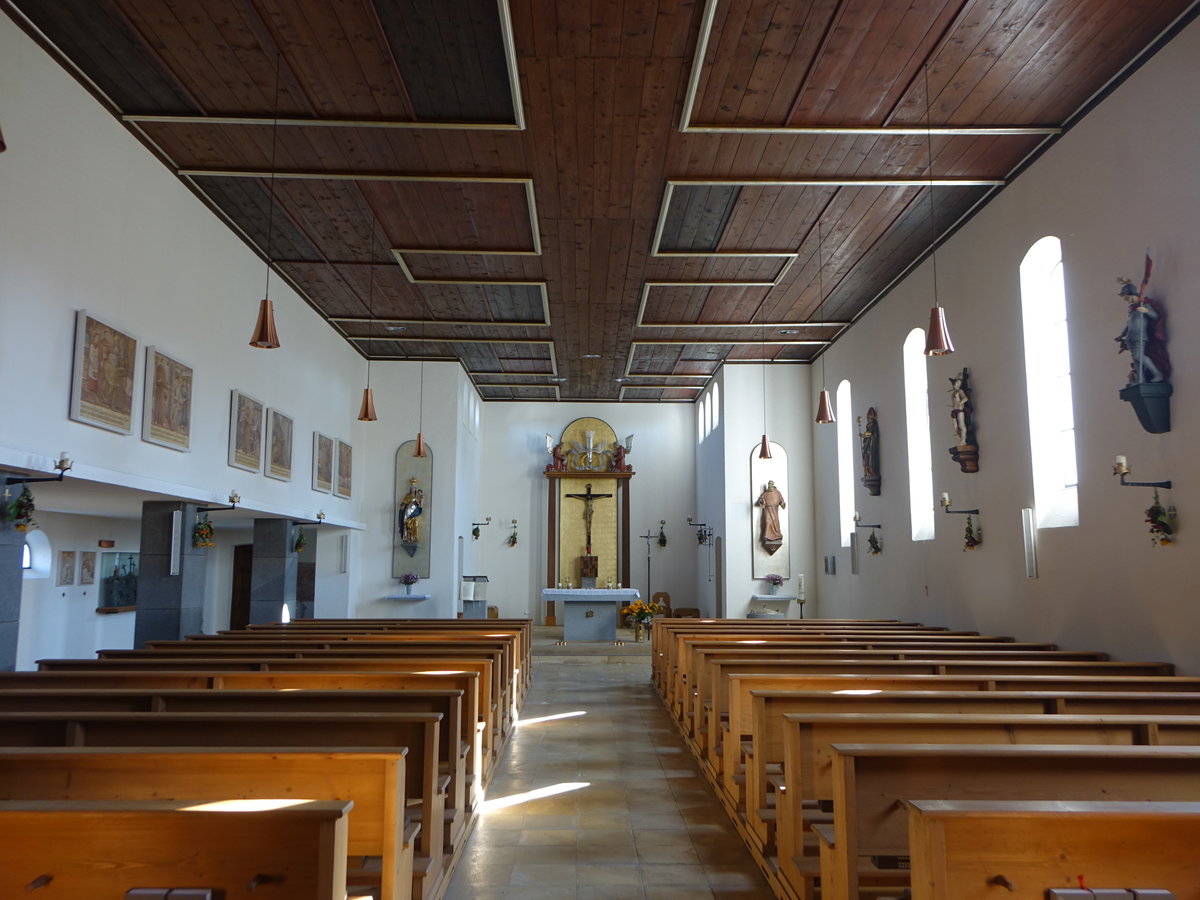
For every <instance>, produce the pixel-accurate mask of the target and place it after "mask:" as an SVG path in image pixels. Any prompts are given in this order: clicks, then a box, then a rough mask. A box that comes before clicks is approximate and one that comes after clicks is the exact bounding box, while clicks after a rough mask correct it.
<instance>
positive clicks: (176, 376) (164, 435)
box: [142, 347, 192, 452]
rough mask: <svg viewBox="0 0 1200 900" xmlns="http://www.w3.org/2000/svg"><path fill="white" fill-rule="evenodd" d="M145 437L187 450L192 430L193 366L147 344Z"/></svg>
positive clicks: (144, 405) (143, 417)
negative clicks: (186, 364)
mask: <svg viewBox="0 0 1200 900" xmlns="http://www.w3.org/2000/svg"><path fill="white" fill-rule="evenodd" d="M145 382H146V390H145V395H144V397H143V398H142V440H143V441H146V442H148V443H151V444H158V445H159V446H161V447H170V448H171V449H172V450H180V451H185V452H186V451H187V450H188V448H189V444H190V443H191V434H192V369H191V367H190V366H185V365H184V364H183V363H181V362H180V361H179V360H177V359H172V358H171V357H169V356H167V355H166V354H165V353H160V352H159V351H158V350H157V349H155V348H154V347H147V348H146V377H145Z"/></svg>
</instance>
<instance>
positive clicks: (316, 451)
mask: <svg viewBox="0 0 1200 900" xmlns="http://www.w3.org/2000/svg"><path fill="white" fill-rule="evenodd" d="M312 489H313V490H314V491H320V492H321V493H322V494H328V493H329V492H330V491H332V490H333V438H331V437H328V436H326V435H323V434H321V433H319V432H316V431H314V432H313V464H312Z"/></svg>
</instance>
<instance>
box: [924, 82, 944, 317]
mask: <svg viewBox="0 0 1200 900" xmlns="http://www.w3.org/2000/svg"><path fill="white" fill-rule="evenodd" d="M932 100H933V98H932V97H930V95H929V63H926V64H925V148H926V151H927V152H928V160H929V166H928V168H926V170H925V171H926V173H927V174H928V175H929V246H930V247H931V248H935V250H936V245H937V222H936V218H935V216H934V214H933V123H932V120H931V118H930V115H931V114H930V107H931V106H932ZM929 258H930V264H931V266H932V268H933V305H934V306H940V305H941V304H940V303H938V276H937V253H936V252H931V253H930V254H929Z"/></svg>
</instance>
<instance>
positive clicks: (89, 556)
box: [79, 550, 96, 584]
mask: <svg viewBox="0 0 1200 900" xmlns="http://www.w3.org/2000/svg"><path fill="white" fill-rule="evenodd" d="M79 583H80V584H95V583H96V551H95V550H84V551H82V552H81V553H80V554H79Z"/></svg>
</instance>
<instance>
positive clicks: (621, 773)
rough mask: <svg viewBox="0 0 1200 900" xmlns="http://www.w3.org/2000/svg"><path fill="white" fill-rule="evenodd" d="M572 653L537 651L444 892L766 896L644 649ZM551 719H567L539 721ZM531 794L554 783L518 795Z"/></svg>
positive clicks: (677, 899)
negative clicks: (525, 692) (590, 655)
mask: <svg viewBox="0 0 1200 900" xmlns="http://www.w3.org/2000/svg"><path fill="white" fill-rule="evenodd" d="M599 658H600V659H602V660H603V659H605V657H603V656H601V657H599ZM578 660H579V657H573V658H571V661H568V659H567V658H560V659H552V658H548V657H542V658H541V659H538V658H537V657H536V656H535V662H534V682H533V687H532V689H531V691H530V693H529V696H528V698H527V700H526V701H525V707H524V709H522V710H521V720H522V722H523V724H522V725H520V726H519V727H518V728H517V730H516V733H515V734H514V735H513V736H512V738H511V739H510V741H509V743H508V746H507V748H506V749H505V754H504V759H503V760H502V762H501V764H500V766H499V768H498V770H497V772H496V774H495V776H494V777H493V780H492V783H491V785H490V786H489V788H488V805H487V807H485V809H484V810H483V811H482V812H481V813H480V817H479V821H478V822H477V824H476V826H475V830H474V833H473V834H472V836H471V839H470V842H469V843H468V845H467V847H466V849H465V850H464V851H463V857H462V859H461V860H460V861H459V864H458V867H457V868H456V870H455V872H454V876H453V879H452V881H451V883H450V886H449V888H448V889H447V892H446V895H445V900H468V898H470V900H491V898H501V897H504V898H508V897H519V898H522V900H561V898H571V897H574V898H577V900H602V898H609V897H613V898H621V900H639V898H644V900H685V898H686V900H694V898H696V900H699V898H722V900H750V898H770V897H771V896H772V895H771V891H770V889H769V888H768V887H767V884H766V881H765V879H764V878H763V877H762V875H761V873H759V871H758V869H757V868H756V867H755V865H754V862H753V860H752V859H751V858H750V854H749V852H748V851H747V850H746V848H745V847H744V845H743V844H742V842H741V839H740V838H739V837H738V834H737V831H736V830H735V829H734V827H733V825H732V824H731V823H730V821H729V818H728V816H727V815H726V814H725V811H724V810H723V809H722V808H721V805H720V803H719V802H718V801H717V799H716V797H715V796H713V794H712V792H711V790H710V789H709V787H708V783H707V782H706V781H705V780H704V776H703V775H702V774H701V773H700V771H699V770H698V768H697V767H696V764H695V763H694V761H693V760H692V757H691V755H690V754H689V753H688V752H687V750H686V749H685V748H684V746H683V744H682V743H681V741H680V739H679V737H678V735H677V733H676V731H675V728H674V727H673V725H672V724H671V722H670V720H669V718H668V716H667V713H666V711H665V710H664V709H663V707H662V706H661V704H660V702H659V700H658V698H657V695H656V694H655V692H654V689H653V688H652V687H651V685H650V680H649V679H650V667H649V659H648V657H647V658H646V660H645V661H644V662H643V661H641V660H632V659H629V658H625V659H621V660H620V661H616V658H610V660H609V661H605V662H595V663H593V662H585V663H580V662H579V661H578ZM549 716H561V717H562V718H547V719H545V720H544V721H538V720H539V719H542V718H543V717H549ZM535 791H542V792H551V791H553V792H556V793H549V794H548V795H545V796H539V797H537V798H533V799H522V797H521V795H524V794H526V793H527V792H535Z"/></svg>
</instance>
